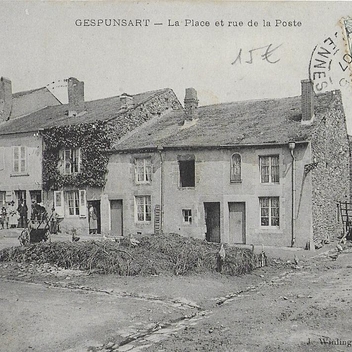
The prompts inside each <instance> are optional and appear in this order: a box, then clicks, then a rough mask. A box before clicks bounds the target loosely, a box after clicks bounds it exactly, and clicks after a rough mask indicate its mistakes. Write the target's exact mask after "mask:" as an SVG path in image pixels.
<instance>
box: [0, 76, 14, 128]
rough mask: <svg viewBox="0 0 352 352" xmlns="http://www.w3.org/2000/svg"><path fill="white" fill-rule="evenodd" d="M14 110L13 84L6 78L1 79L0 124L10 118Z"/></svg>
mask: <svg viewBox="0 0 352 352" xmlns="http://www.w3.org/2000/svg"><path fill="white" fill-rule="evenodd" d="M11 109H12V84H11V81H10V80H9V79H7V78H5V77H1V78H0V122H3V121H6V120H8V119H9V118H10V114H11Z"/></svg>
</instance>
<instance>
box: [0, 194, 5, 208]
mask: <svg viewBox="0 0 352 352" xmlns="http://www.w3.org/2000/svg"><path fill="white" fill-rule="evenodd" d="M4 206H6V192H2V191H1V192H0V207H4Z"/></svg>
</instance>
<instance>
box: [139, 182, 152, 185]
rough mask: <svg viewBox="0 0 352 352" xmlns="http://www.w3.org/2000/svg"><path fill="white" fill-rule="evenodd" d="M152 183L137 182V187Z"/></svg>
mask: <svg viewBox="0 0 352 352" xmlns="http://www.w3.org/2000/svg"><path fill="white" fill-rule="evenodd" d="M151 184H152V183H151V182H149V181H148V182H141V181H139V182H136V185H151Z"/></svg>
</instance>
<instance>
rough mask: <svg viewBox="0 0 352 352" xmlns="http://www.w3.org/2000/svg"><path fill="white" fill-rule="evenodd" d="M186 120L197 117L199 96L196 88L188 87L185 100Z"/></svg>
mask: <svg viewBox="0 0 352 352" xmlns="http://www.w3.org/2000/svg"><path fill="white" fill-rule="evenodd" d="M184 107H185V114H186V120H188V121H192V120H194V119H195V118H196V117H197V108H198V98H197V91H196V90H195V89H194V88H186V94H185V100H184Z"/></svg>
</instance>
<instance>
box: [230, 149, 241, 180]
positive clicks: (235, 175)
mask: <svg viewBox="0 0 352 352" xmlns="http://www.w3.org/2000/svg"><path fill="white" fill-rule="evenodd" d="M234 157H238V158H239V166H238V169H239V172H237V173H235V172H234V170H235V162H234ZM230 182H231V183H241V182H242V156H241V154H240V153H233V154H232V155H231V159H230Z"/></svg>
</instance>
